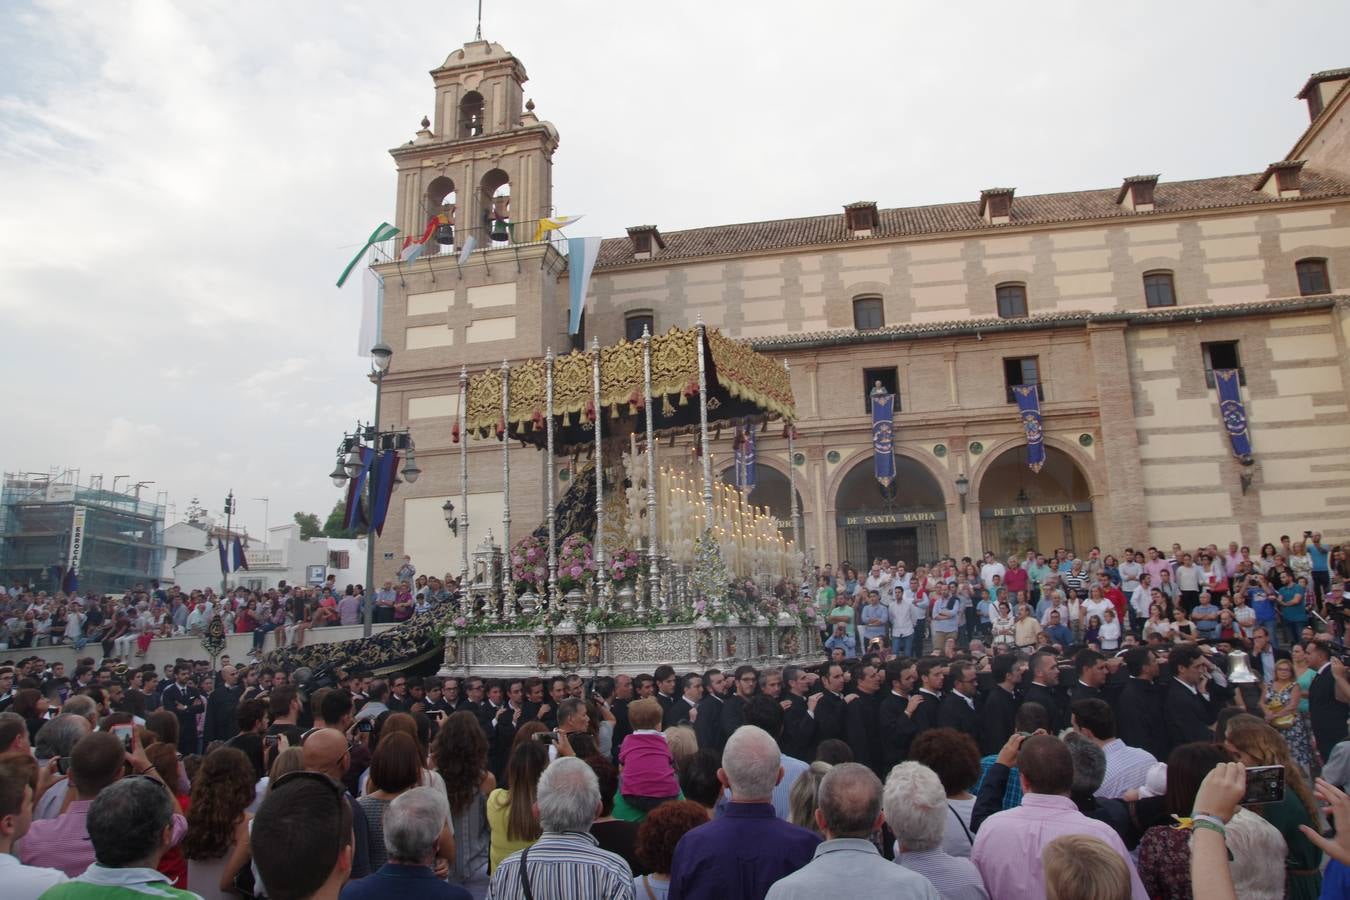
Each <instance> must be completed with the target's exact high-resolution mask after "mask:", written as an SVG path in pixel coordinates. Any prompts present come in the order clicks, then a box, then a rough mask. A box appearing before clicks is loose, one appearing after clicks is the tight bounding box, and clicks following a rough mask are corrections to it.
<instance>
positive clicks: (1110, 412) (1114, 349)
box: [1087, 322, 1148, 553]
mask: <svg viewBox="0 0 1350 900" xmlns="http://www.w3.org/2000/svg"><path fill="white" fill-rule="evenodd" d="M1125 328H1126V326H1125V323H1124V322H1092V323H1089V324H1088V326H1087V336H1088V354H1089V358H1090V359H1091V360H1092V369H1091V377H1092V379H1093V384H1094V386H1095V388H1096V392H1097V410H1098V414H1099V419H1098V424H1099V427H1100V428H1101V444H1100V447H1101V456H1100V459H1101V462H1100V464H1099V465H1097V466H1096V467H1095V473H1094V474H1095V477H1094V478H1093V485H1092V488H1093V490H1092V494H1093V506H1092V515H1093V519H1094V521H1095V522H1096V529H1097V543H1098V544H1099V545H1100V546H1102V547H1104V548H1107V550H1105V551H1103V552H1112V553H1114V552H1117V551H1118V550H1119V548H1121V547H1127V546H1130V545H1132V544H1133V545H1134V546H1139V542H1141V541H1143V542H1145V543H1147V539H1148V515H1147V513H1146V511H1145V507H1144V473H1143V467H1142V466H1141V465H1140V462H1139V435H1138V432H1137V431H1136V429H1135V422H1134V388H1133V386H1132V384H1131V379H1130V373H1131V366H1130V363H1129V355H1128V350H1127V348H1126V346H1125ZM1103 500H1104V501H1105V502H1102V501H1103Z"/></svg>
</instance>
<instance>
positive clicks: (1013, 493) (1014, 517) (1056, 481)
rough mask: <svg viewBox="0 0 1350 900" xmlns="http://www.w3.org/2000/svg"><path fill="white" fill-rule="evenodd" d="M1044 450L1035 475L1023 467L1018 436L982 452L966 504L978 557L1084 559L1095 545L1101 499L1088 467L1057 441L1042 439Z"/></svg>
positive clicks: (1086, 461) (1022, 446)
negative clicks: (1069, 553) (1070, 554)
mask: <svg viewBox="0 0 1350 900" xmlns="http://www.w3.org/2000/svg"><path fill="white" fill-rule="evenodd" d="M1045 445H1046V459H1045V464H1044V466H1043V467H1042V468H1041V471H1040V472H1032V471H1031V470H1030V469H1029V468H1028V467H1027V465H1026V439H1025V438H1024V437H1022V436H1020V435H1019V436H1017V437H1010V438H1008V439H1007V440H1004V441H1000V442H999V443H998V444H996V445H995V446H994V447H991V448H989V449H988V450H986V451H985V453H984V454H983V458H982V459H981V460H980V461H979V463H978V464H977V465H976V466H974V467H973V469H972V471H971V473H970V479H971V488H970V496H969V497H968V502H969V504H970V506H971V509H972V512H973V514H975V515H977V516H979V521H980V543H981V546H980V548H979V551H984V550H992V551H994V552H995V554H997V555H999V556H1000V557H1002V556H1006V555H1009V554H1011V553H1022V552H1024V551H1026V550H1028V549H1035V550H1037V551H1038V552H1041V553H1046V554H1049V553H1052V552H1053V551H1054V550H1055V549H1056V548H1057V547H1068V548H1070V549H1073V550H1075V552H1078V553H1084V552H1086V550H1087V549H1088V547H1090V546H1092V545H1093V544H1095V542H1096V520H1095V514H1096V512H1097V511H1098V509H1099V508H1100V500H1101V499H1102V498H1100V497H1099V496H1098V491H1097V487H1096V485H1097V479H1096V477H1095V473H1094V471H1093V465H1092V464H1091V461H1090V460H1089V459H1088V458H1086V457H1085V456H1084V454H1083V453H1082V452H1081V451H1080V450H1079V449H1078V448H1077V447H1074V446H1073V444H1072V443H1071V442H1069V441H1066V440H1064V439H1063V438H1059V437H1051V436H1046V438H1045ZM972 549H975V548H972ZM971 555H972V556H974V555H976V554H975V553H972V554H971Z"/></svg>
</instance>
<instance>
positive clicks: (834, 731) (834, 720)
mask: <svg viewBox="0 0 1350 900" xmlns="http://www.w3.org/2000/svg"><path fill="white" fill-rule="evenodd" d="M844 708H845V705H844V698H843V697H842V696H841V695H839V694H835V693H831V692H830V691H825V693H824V694H823V695H821V698H820V699H819V700H818V701H816V717H815V718H816V743H815V747H817V748H818V747H819V746H820V745H821V742H822V741H828V740H831V739H834V740H844ZM811 755H812V757H814V756H815V753H814V752H813V753H812V754H811Z"/></svg>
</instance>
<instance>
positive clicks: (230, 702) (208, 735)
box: [202, 682, 244, 744]
mask: <svg viewBox="0 0 1350 900" xmlns="http://www.w3.org/2000/svg"><path fill="white" fill-rule="evenodd" d="M243 692H244V686H243V685H241V684H239V683H238V682H235V685H234V687H232V688H231V687H226V686H225V685H223V684H222V685H220V686H219V687H217V688H216V689H215V690H213V691H212V692H211V696H209V697H207V698H206V721H205V722H204V723H203V725H202V742H203V743H205V744H210V743H211V742H212V741H228V740H229V739H230V738H232V737H234V736H235V735H236V734H238V733H239V725H238V723H236V722H235V720H234V713H235V710H236V709H238V708H239V695H240V694H242V693H243Z"/></svg>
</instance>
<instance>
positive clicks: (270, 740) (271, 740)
mask: <svg viewBox="0 0 1350 900" xmlns="http://www.w3.org/2000/svg"><path fill="white" fill-rule="evenodd" d="M280 742H281V735H279V734H264V735H263V746H264V747H267V748H268V749H273V750H274V749H276V746H277V744H279V743H280Z"/></svg>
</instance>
